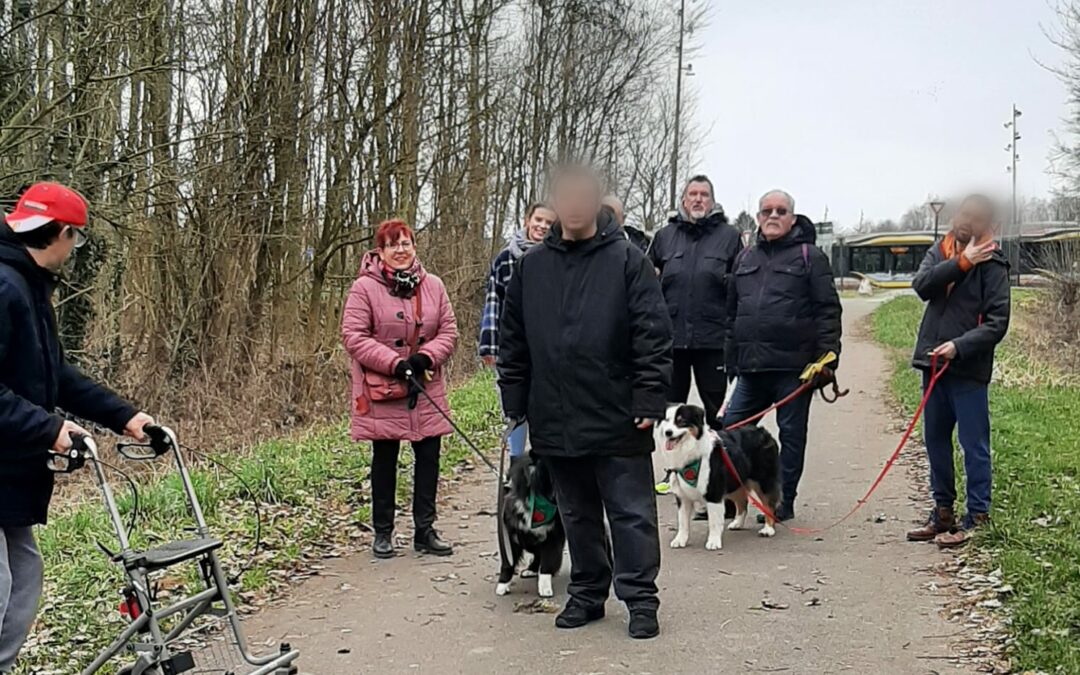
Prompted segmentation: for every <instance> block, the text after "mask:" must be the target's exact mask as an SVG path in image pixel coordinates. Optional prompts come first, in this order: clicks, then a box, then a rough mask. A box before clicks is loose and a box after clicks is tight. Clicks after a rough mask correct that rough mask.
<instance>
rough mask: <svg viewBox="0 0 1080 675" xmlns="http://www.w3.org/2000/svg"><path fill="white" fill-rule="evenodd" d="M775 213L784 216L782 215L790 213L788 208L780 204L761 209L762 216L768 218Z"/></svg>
mask: <svg viewBox="0 0 1080 675" xmlns="http://www.w3.org/2000/svg"><path fill="white" fill-rule="evenodd" d="M774 213H775V214H776V215H778V216H781V217H782V216H786V215H787V214H788V210H787V209H786V208H784V207H783V206H779V207H777V208H775V209H761V211H760V215H761V217H762V218H768V217H769V216H771V215H773V214H774Z"/></svg>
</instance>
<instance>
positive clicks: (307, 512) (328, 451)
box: [16, 374, 499, 673]
mask: <svg viewBox="0 0 1080 675" xmlns="http://www.w3.org/2000/svg"><path fill="white" fill-rule="evenodd" d="M450 404H451V408H452V409H453V411H454V417H455V421H456V422H457V423H458V425H459V426H461V427H462V429H463V430H464V431H466V433H468V434H470V436H471V437H472V438H473V439H474V440H475V441H476V443H477V444H478V445H479V446H480V448H481V449H482V450H486V451H488V453H489V454H490V455H491V457H492V458H493V459H495V460H496V461H497V451H495V450H494V448H495V447H496V445H497V442H498V439H497V433H498V430H497V426H498V423H499V416H498V403H497V399H496V394H495V389H494V384H493V382H492V377H491V375H490V374H481V375H478V376H477V377H475V378H473V379H472V380H470V381H469V382H467V383H466V384H465V385H463V386H461V387H459V388H457V389H456V390H455V391H453V392H452V393H451V395H450ZM181 440H182V439H181ZM470 453H471V451H470V450H469V449H468V448H467V447H466V446H465V444H464V443H463V442H461V441H460V440H459V439H457V438H452V439H449V440H448V441H447V443H446V445H445V448H444V455H443V462H442V467H443V472H444V473H451V472H453V471H454V470H455V468H456V467H458V466H459V465H460V464H461V463H462V462H463V461H464V460H465V459H466V458H467V457H468V456H469V455H470ZM402 457H403V466H402V470H401V475H402V480H399V482H398V485H399V491H400V492H401V495H402V497H403V498H407V496H408V494H409V492H410V490H411V487H412V480H411V476H412V470H411V465H409V464H410V463H411V453H408V452H404V453H402ZM219 459H220V460H221V461H223V462H224V463H226V464H228V465H229V466H230V467H232V468H233V469H234V470H235V471H236V472H237V473H239V474H240V476H241V477H242V478H243V479H244V482H246V483H247V484H248V485H250V486H252V487H253V489H254V491H255V492H256V493H257V497H258V499H259V502H260V504H261V507H262V509H263V541H264V544H265V550H264V552H263V553H262V554H261V555H259V556H258V558H256V559H255V560H254V563H253V565H252V567H251V568H250V569H249V570H248V571H247V572H246V573H245V574H244V576H243V579H242V590H243V591H245V592H247V593H255V594H258V595H268V594H269V595H273V594H274V593H275V592H277V591H279V590H280V586H281V579H282V578H285V577H287V576H288V573H289V572H290V571H293V570H302V569H303V568H304V566H305V560H314V559H317V558H319V557H320V555H321V553H322V552H323V551H324V550H325V549H326V547H329V546H335V547H337V548H339V549H345V550H348V549H349V548H351V547H352V546H354V545H355V539H356V535H357V534H358V533H359V532H360V528H359V527H358V526H357V523H361V522H367V521H368V518H369V513H370V512H369V508H368V497H369V495H370V489H369V483H368V482H367V481H366V478H367V476H368V467H369V460H370V453H369V451H368V448H367V447H366V445H365V446H360V445H357V444H354V443H353V442H352V441H351V440H350V439H349V437H348V430H347V424H346V423H345V422H344V421H343V422H342V423H341V424H339V425H336V426H334V427H331V428H324V429H318V430H314V431H311V432H309V433H306V434H304V435H302V436H299V437H297V438H294V439H289V440H277V441H268V442H265V443H261V444H259V445H257V446H255V447H254V448H252V449H251V450H250V451H249V452H247V453H245V454H243V455H237V456H234V457H224V458H219ZM118 461H119V460H118ZM121 468H127V467H125V466H124V465H121ZM192 479H193V483H194V484H195V486H196V489H197V493H198V496H199V499H200V501H201V502H202V506H203V509H204V513H205V515H206V518H207V520H208V522H209V524H210V527H211V529H212V530H213V532H214V534H215V535H216V536H218V537H220V538H222V539H223V540H224V541H225V542H226V545H225V551H224V554H223V559H224V560H225V561H226V567H227V568H228V569H229V570H231V571H236V570H238V569H239V566H240V565H241V564H243V563H244V562H246V561H247V560H248V559H249V558H250V555H251V550H252V546H253V543H254V533H255V515H254V509H253V508H252V505H251V503H250V499H251V498H250V496H249V494H248V492H247V490H246V489H245V487H244V485H243V483H241V481H240V480H239V479H237V478H235V477H233V476H231V475H230V474H229V473H227V472H225V471H222V470H220V469H217V468H215V467H213V466H212V465H208V464H206V463H201V464H199V465H198V466H197V467H196V468H194V469H193V471H192ZM140 483H141V484H140V485H139V522H138V524H137V525H136V527H135V536H134V538H133V544H134V545H135V546H136V547H145V546H147V545H153V544H156V543H162V542H165V541H170V540H175V539H183V538H188V537H190V534H189V533H185V532H184V531H183V528H184V527H185V526H190V524H191V521H190V519H189V518H188V516H187V510H186V501H185V500H184V497H183V493H182V491H181V487H180V482H179V480H178V478H177V477H176V476H175V475H173V474H169V475H167V476H166V477H164V478H161V479H158V480H147V481H145V482H143V481H140ZM110 484H111V485H112V487H113V490H114V491H115V492H116V493H117V495H118V500H119V504H120V509H121V513H122V515H123V517H124V519H125V521H126V520H127V518H128V515H129V512H130V509H131V505H132V503H131V498H130V495H129V494H128V489H127V487H126V484H125V483H124V482H123V481H122V480H121V479H119V478H118V477H116V476H110ZM406 503H407V502H406ZM271 519H272V523H271V522H269V521H270V520H271ZM37 536H38V541H39V544H40V547H41V551H42V555H43V556H44V558H45V569H46V572H45V575H46V580H45V584H46V590H45V600H44V605H43V607H42V611H41V613H40V615H39V623H38V625H37V626H36V628H35V631H34V633H33V634H32V636H31V642H30V644H29V645H28V646H27V649H26V650H24V652H23V654H22V658H21V660H20V663H19V670H17V671H16V672H18V673H39V672H52V673H69V672H75V671H77V670H78V669H79V668H81V667H83V666H85V665H86V664H88V663H89V662H90V661H91V660H92V658H93V657H94V656H95V655H96V654H97V653H98V652H99V651H100V650H101V649H102V648H103V647H104V646H105V645H106V644H108V642H110V641H111V639H112V638H114V637H115V636H116V635H117V634H118V633H119V632H120V630H121V629H122V627H123V623H124V622H123V619H121V617H120V615H119V613H118V612H117V605H118V602H119V598H118V595H117V592H118V591H119V590H120V588H121V587H122V586H123V575H122V572H121V570H120V569H119V568H118V567H117V566H116V565H114V564H112V563H110V562H109V561H108V559H107V558H106V557H105V555H104V554H103V553H102V552H101V551H100V550H99V549H98V547H97V544H96V542H99V541H100V542H101V543H103V544H105V545H106V546H107V547H109V548H110V549H114V550H115V549H116V548H117V544H116V536H115V534H114V533H113V531H112V529H111V525H110V523H109V520H108V518H107V516H106V513H105V508H104V503H103V502H102V501H101V500H100V499H99V498H98V496H97V493H96V491H95V493H94V494H88V495H87V497H86V500H85V501H84V502H83V503H80V504H77V505H74V506H72V507H70V508H69V509H67V510H65V511H64V512H61V513H55V514H53V517H52V519H51V520H50V522H49V524H48V526H46V527H44V528H39V530H38V532H37ZM177 569H178V570H182V571H180V572H177V574H176V575H175V576H173V577H170V578H168V580H167V586H168V587H170V588H172V587H173V586H174V585H180V588H181V589H182V585H183V584H189V585H190V584H194V583H196V582H197V581H198V574H197V571H196V570H195V569H194V566H191V565H189V566H185V567H182V568H177ZM170 572H171V570H170ZM175 592H176V593H179V592H180V591H179V590H178V591H175ZM174 597H175V596H174ZM246 597H247V596H246ZM241 604H242V603H241ZM122 660H123V658H122V657H119V658H117V659H114V664H112V665H113V666H114V667H116V666H119V665H123V664H122V663H119V664H118V663H115V661H122ZM103 672H114V670H112V669H109V670H105V671H103Z"/></svg>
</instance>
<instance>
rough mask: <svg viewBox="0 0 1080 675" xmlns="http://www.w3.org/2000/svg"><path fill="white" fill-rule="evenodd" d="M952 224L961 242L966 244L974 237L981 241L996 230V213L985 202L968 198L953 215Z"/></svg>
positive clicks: (957, 238)
mask: <svg viewBox="0 0 1080 675" xmlns="http://www.w3.org/2000/svg"><path fill="white" fill-rule="evenodd" d="M952 226H953V233H954V234H955V235H956V240H957V241H959V242H960V243H961V244H966V243H968V242H969V241H971V240H972V239H974V240H975V241H981V240H983V239H985V238H986V237H987V236H989V235H990V234H991V233H992V232H993V230H994V214H993V213H991V211H990V209H989V208H988V207H987V206H986V205H985V204H982V203H980V202H978V201H975V200H968V201H966V202H964V203H963V204H962V205H961V206H960V210H959V211H957V212H956V215H954V216H953V221H952Z"/></svg>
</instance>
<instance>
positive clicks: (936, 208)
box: [930, 200, 945, 241]
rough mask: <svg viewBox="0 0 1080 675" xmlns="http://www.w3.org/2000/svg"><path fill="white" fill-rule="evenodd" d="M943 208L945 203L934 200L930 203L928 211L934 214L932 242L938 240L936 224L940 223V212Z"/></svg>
mask: <svg viewBox="0 0 1080 675" xmlns="http://www.w3.org/2000/svg"><path fill="white" fill-rule="evenodd" d="M943 208H945V202H942V201H938V200H934V201H932V202H930V210H931V211H933V212H934V241H937V240H938V223H939V222H940V221H941V210H942V209H943Z"/></svg>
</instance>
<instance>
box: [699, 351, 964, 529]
mask: <svg viewBox="0 0 1080 675" xmlns="http://www.w3.org/2000/svg"><path fill="white" fill-rule="evenodd" d="M937 364H938V357H937V355H936V354H935V355H933V356H931V357H930V382H929V383H928V384H927V385H926V391H925V392H924V393H923V397H922V401H921V402H920V403H919V407H918V408H917V409H916V410H915V415H914V416H913V417H912V418H911V422H910V423H909V424H908V426H907V430H906V431H904V435H903V436H902V437H901V438H900V443H899V444H897V446H896V450H893V453H892V455H891V456H890V457H889V460H888V461H887V462H885V466H884V467H882V469H881V473H879V474H878V477H877V479H876V480H874V482H873V483H872V484H871V485H870V489H869V490H867V491H866V494H865V495H863V497H862V499H860V500H859V501H857V502H855V506H853V507H852V508H851V510H850V511H848V512H847V515H845V516H844V517H843V518H841V519H840V520H837V521H836V522H834V523H832V524H831V525H828V526H827V527H820V528H809V527H791V526H790V525H787V524H785V523H783V522H781V521H779V520H777V518H776V514H775V513H773V512H772V510H771V509H770V508H769V507H767V506H765V505H764V504H762V503H761V501H760V500H758V499H757V497H756V496H755V495H754V494H753V492H751V491H750V490H749V489H747V488H746V486H745V485H744V484H743V481H742V477H741V476H739V472H738V471H737V470H736V469H735V465H734V464H732V463H731V458H730V457H728V454H727V450H725V449H724V446H723V445H721V446H720V456H721V457H722V458H723V460H724V466H726V467H727V470H728V471H729V472H731V475H732V476H734V477H735V480H736V481H737V482H738V483H739V487H740V488H743V489H744V490H746V497H747V499H748V500H749V501H750V503H751V504H753V505H754V508H756V509H757V510H759V511H761V512H762V513H764V514H765V517H766V518H767V519H770V520H772V521H773V522H774V523H778V524H780V525H783V526H784V527H785V528H787V529H788V531H790V532H793V533H794V534H803V535H810V534H821V533H822V532H828V531H829V530H831V529H833V528H834V527H836V526H837V525H840V524H841V523H843V522H844V521H846V520H847V519H848V518H850V517H851V516H853V515H855V512H856V511H858V510H859V509H861V508H862V507H863V506H865V505H866V502H867V501H869V499H870V495H872V494H874V491H875V490H877V489H878V486H879V485H881V481H883V480H885V476H886V474H888V473H889V471H890V470H892V467H893V464H895V463H896V460H897V459H899V458H900V452H901V451H902V450H903V449H904V446H905V445H907V442H908V440H909V439H910V438H911V434H912V433H913V432H914V431H915V425H916V424H918V422H919V418H920V417H922V413H923V409H924V408H926V402H927V401H929V400H930V394H932V393H933V392H934V386H935V385H937V381H938V380H939V379H941V376H942V375H944V374H945V371H946V370H948V369H949V362H948V361H946V362H945V365H944V366H942V367H941V368H940V369H938V367H937ZM809 385H810V383H806V384H804V385H802V386H801V387H799V388H798V389H796V390H795V391H794V392H793V393H792V394H791V395H790V396H788V397H786V398H785V399H784V400H782V401H780V402H779V403H777V404H775V405H773V406H771V407H769V408H766V409H765V411H764V412H762V413H760V414H758V415H754V416H753V417H749V418H747V419H745V420H743V421H741V422H737V423H735V424H732V425H731V426H729V427H725V428H724V431H733V430H735V429H738V428H739V427H743V426H746V425H747V424H752V423H753V422H756V421H758V420H760V419H761V418H762V417H764V416H765V415H767V414H769V413H770V412H772V411H773V410H776V409H777V408H781V407H783V406H785V405H787V404H788V403H790V402H791V401H793V400H794V399H796V398H797V397H798V396H799V395H800V394H802V393H803V392H804V391H806V389H807V388H808V387H809Z"/></svg>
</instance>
